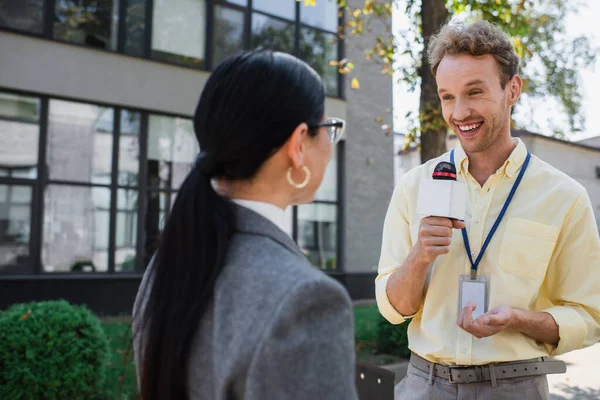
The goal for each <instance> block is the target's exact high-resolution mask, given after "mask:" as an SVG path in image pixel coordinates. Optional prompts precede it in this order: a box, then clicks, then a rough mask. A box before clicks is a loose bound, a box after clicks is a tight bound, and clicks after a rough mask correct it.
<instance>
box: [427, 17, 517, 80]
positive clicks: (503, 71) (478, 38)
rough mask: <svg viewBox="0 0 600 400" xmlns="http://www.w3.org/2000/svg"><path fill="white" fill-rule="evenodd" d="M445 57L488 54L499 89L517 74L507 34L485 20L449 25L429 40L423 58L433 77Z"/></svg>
mask: <svg viewBox="0 0 600 400" xmlns="http://www.w3.org/2000/svg"><path fill="white" fill-rule="evenodd" d="M448 54H450V55H456V54H469V55H471V56H483V55H486V54H490V55H492V56H493V57H494V58H495V59H496V62H497V63H498V68H499V71H500V85H501V86H502V89H504V87H505V86H506V84H507V82H508V81H509V80H510V79H511V78H512V77H513V76H514V75H516V74H517V73H518V72H519V57H517V55H516V54H515V50H514V48H513V46H512V44H511V43H510V39H509V37H508V35H507V34H506V33H504V31H502V29H500V28H498V27H497V26H495V25H492V24H491V23H489V22H487V21H477V22H474V23H472V24H470V25H465V24H458V23H450V24H447V25H445V26H443V27H442V28H441V29H440V31H439V32H438V33H436V34H435V35H433V36H432V37H431V38H430V39H429V45H428V47H427V58H428V61H429V65H430V68H431V73H432V74H433V75H434V76H435V74H436V73H437V69H438V66H439V65H440V62H441V61H442V58H444V56H446V55H448Z"/></svg>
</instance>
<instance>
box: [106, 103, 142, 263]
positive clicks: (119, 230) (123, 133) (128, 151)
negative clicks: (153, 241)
mask: <svg viewBox="0 0 600 400" xmlns="http://www.w3.org/2000/svg"><path fill="white" fill-rule="evenodd" d="M120 114H121V117H120V124H119V162H118V175H117V186H118V188H117V194H116V196H117V200H116V210H115V213H116V217H115V223H116V226H115V238H114V240H115V249H114V254H113V257H114V263H115V272H135V268H136V263H137V238H138V236H137V230H138V210H139V209H140V206H141V204H140V202H139V188H138V185H139V169H140V134H141V120H142V114H141V113H139V112H136V111H130V110H125V109H122V110H120Z"/></svg>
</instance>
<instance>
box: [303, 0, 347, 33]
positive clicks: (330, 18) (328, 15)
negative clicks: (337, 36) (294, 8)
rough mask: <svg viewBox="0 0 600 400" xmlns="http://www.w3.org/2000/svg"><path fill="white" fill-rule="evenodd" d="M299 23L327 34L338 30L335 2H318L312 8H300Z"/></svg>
mask: <svg viewBox="0 0 600 400" xmlns="http://www.w3.org/2000/svg"><path fill="white" fill-rule="evenodd" d="M300 22H301V23H302V24H305V25H310V26H313V27H315V28H321V29H324V30H326V31H329V32H337V30H338V6H337V1H336V0H319V1H317V2H316V3H315V6H313V7H304V6H303V7H300Z"/></svg>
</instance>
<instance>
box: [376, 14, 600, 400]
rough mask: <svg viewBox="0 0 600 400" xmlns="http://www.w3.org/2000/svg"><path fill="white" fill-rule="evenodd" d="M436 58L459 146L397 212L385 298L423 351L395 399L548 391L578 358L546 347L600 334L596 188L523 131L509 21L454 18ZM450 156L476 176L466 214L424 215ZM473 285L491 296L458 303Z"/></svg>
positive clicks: (424, 173)
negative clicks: (515, 126) (518, 127)
mask: <svg viewBox="0 0 600 400" xmlns="http://www.w3.org/2000/svg"><path fill="white" fill-rule="evenodd" d="M428 55H429V63H430V66H431V71H432V73H433V74H434V76H435V77H436V81H437V85H438V93H439V98H440V101H441V104H442V110H443V115H444V119H445V121H446V122H447V124H448V125H449V126H450V128H451V129H452V130H453V131H454V132H455V134H456V135H457V137H458V140H459V142H460V146H459V147H457V148H456V149H454V150H452V151H451V152H450V153H448V154H444V155H442V156H441V157H439V158H437V159H434V160H431V161H429V162H427V163H426V164H424V165H421V166H419V167H417V168H415V169H413V170H411V171H409V172H408V173H407V174H406V175H405V176H404V177H403V178H402V180H401V182H400V183H399V184H398V186H397V187H396V189H395V191H394V195H393V197H392V200H391V203H390V206H389V209H388V213H387V216H386V219H385V223H384V229H383V244H382V250H381V258H380V261H379V274H378V276H377V279H376V282H375V283H376V297H377V304H378V307H379V310H380V312H381V314H382V315H383V316H384V317H385V318H386V319H388V320H389V321H390V322H391V323H394V324H400V323H403V322H404V321H405V320H406V319H409V318H412V321H411V322H410V326H409V329H408V335H409V347H410V349H411V351H412V352H413V354H412V356H411V363H410V366H409V369H408V373H407V376H406V377H405V378H404V379H403V380H402V381H401V382H400V383H399V384H398V386H397V387H396V398H397V399H403V398H406V399H411V400H413V399H416V400H418V399H428V400H429V399H492V398H493V399H539V398H543V399H545V398H548V383H547V379H546V374H551V373H561V372H564V369H565V366H564V364H563V363H562V362H559V361H553V360H551V359H548V358H546V357H547V356H552V355H559V354H563V353H566V352H569V351H572V350H576V349H580V348H583V347H586V346H590V345H592V344H594V343H597V342H598V341H599V340H600V237H599V235H598V231H597V228H596V223H595V218H594V215H593V210H592V207H591V203H590V200H589V197H588V195H587V192H586V191H585V189H584V188H583V187H582V186H581V185H579V184H578V183H577V182H575V181H574V180H573V179H571V178H569V177H568V176H566V175H565V174H563V173H561V172H560V171H558V170H556V169H555V168H553V167H552V166H550V165H548V164H547V163H545V162H544V161H542V160H540V159H539V158H537V157H535V156H533V155H531V154H530V153H529V152H528V150H527V149H526V148H525V145H524V144H523V142H522V141H520V140H519V139H516V138H512V137H511V134H510V114H511V109H512V107H513V106H514V105H515V104H516V103H517V101H518V99H519V96H520V94H521V88H522V80H521V78H520V77H519V75H518V66H519V60H518V58H517V56H516V54H515V52H514V49H513V48H512V46H511V44H510V41H509V39H508V37H507V36H506V35H505V34H504V33H503V32H502V31H501V30H499V29H498V28H496V27H494V26H492V25H490V24H488V23H486V22H476V23H474V24H471V25H460V24H450V25H446V26H444V27H443V28H442V29H441V31H440V32H439V33H438V34H437V35H435V36H434V37H432V38H431V40H430V42H429V47H428ZM441 161H450V162H453V163H454V164H455V165H456V169H457V176H458V180H459V181H461V182H464V183H465V184H466V185H467V187H468V191H469V202H468V205H467V216H466V218H465V221H464V223H463V222H462V221H456V220H454V221H453V220H450V219H447V218H435V217H426V218H420V217H419V216H418V215H417V214H416V207H417V196H418V188H419V182H420V181H421V180H423V179H430V177H431V175H432V172H433V170H434V168H435V166H436V165H437V164H438V163H439V162H441ZM470 272H471V273H470ZM471 285H473V286H476V287H478V288H480V290H481V291H480V293H483V295H481V296H480V299H483V301H481V300H480V304H476V303H475V304H474V303H468V305H467V306H466V307H464V308H462V307H459V304H464V303H460V301H461V300H460V298H461V295H462V294H464V293H466V292H468V291H469V290H470V289H469V288H470V287H472V286H471ZM465 296H466V295H465Z"/></svg>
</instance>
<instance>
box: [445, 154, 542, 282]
mask: <svg viewBox="0 0 600 400" xmlns="http://www.w3.org/2000/svg"><path fill="white" fill-rule="evenodd" d="M530 159H531V153H529V152H527V158H525V162H524V163H523V166H522V167H521V171H519V176H517V180H516V181H515V183H514V185H513V187H512V189H511V190H510V193H509V194H508V198H507V199H506V201H505V202H504V206H502V210H501V211H500V214H498V218H496V222H494V225H493V226H492V229H491V230H490V233H488V235H487V237H486V238H485V242H483V246H482V247H481V251H480V252H479V255H478V256H477V259H476V260H475V262H473V256H472V255H471V246H470V245H469V237H468V236H467V229H466V228H462V237H463V242H465V250H466V251H467V256H468V257H469V261H470V262H471V279H475V276H477V268H478V267H479V263H480V262H481V259H482V258H483V253H484V252H485V250H486V249H487V247H488V245H489V244H490V241H491V240H492V236H494V233H496V229H498V225H500V221H502V217H504V214H505V213H506V210H507V209H508V206H509V205H510V202H511V201H512V199H513V197H514V195H515V192H516V191H517V188H518V187H519V184H520V183H521V180H522V179H523V175H524V174H525V170H526V169H527V166H528V165H529V160H530ZM450 162H451V163H452V164H454V149H453V150H452V151H451V152H450ZM457 169H458V168H457Z"/></svg>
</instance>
